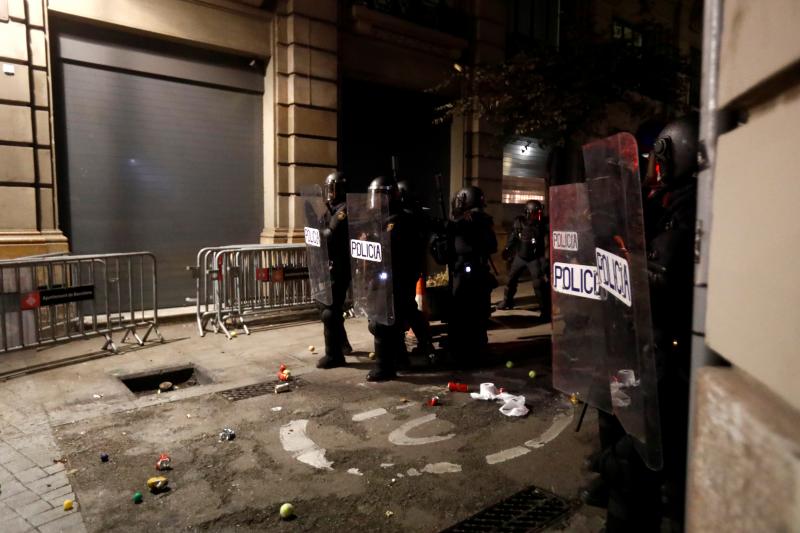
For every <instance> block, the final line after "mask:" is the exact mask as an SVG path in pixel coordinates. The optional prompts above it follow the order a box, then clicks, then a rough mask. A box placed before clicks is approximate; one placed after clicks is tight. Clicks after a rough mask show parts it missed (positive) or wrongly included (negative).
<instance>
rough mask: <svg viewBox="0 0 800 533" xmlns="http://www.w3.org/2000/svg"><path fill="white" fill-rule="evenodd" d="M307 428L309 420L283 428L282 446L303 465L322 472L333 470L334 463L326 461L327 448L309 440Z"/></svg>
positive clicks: (294, 422)
mask: <svg viewBox="0 0 800 533" xmlns="http://www.w3.org/2000/svg"><path fill="white" fill-rule="evenodd" d="M307 428H308V420H292V421H291V422H289V423H288V424H286V425H283V426H281V432H280V438H281V446H283V449H284V450H286V451H287V452H289V453H291V454H292V456H293V457H294V458H295V459H297V460H298V461H300V462H301V463H305V464H307V465H310V466H313V467H314V468H319V469H321V470H333V468H331V466H332V465H333V463H332V462H331V461H328V460H327V459H325V448H320V447H319V446H317V444H316V443H315V442H314V441H313V440H311V439H310V438H308V435H306V429H307Z"/></svg>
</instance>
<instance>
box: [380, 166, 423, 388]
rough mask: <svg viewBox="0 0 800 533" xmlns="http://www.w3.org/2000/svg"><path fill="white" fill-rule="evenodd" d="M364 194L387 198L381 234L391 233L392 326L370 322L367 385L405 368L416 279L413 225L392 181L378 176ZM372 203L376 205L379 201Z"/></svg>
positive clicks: (395, 374)
mask: <svg viewBox="0 0 800 533" xmlns="http://www.w3.org/2000/svg"><path fill="white" fill-rule="evenodd" d="M367 192H368V193H369V194H370V195H371V196H373V197H377V196H379V195H386V196H388V198H389V217H388V219H387V220H386V221H384V222H383V231H385V232H389V233H390V243H391V258H392V292H393V300H394V323H393V324H392V325H390V326H389V325H385V324H380V323H378V322H376V321H373V320H370V321H369V331H370V333H372V335H373V337H374V338H375V359H376V364H375V368H373V369H372V370H370V371H369V373H368V374H367V381H388V380H392V379H394V378H395V377H397V369H398V367H399V368H404V367H406V366H408V353H407V352H406V346H405V340H404V338H403V335H404V333H405V331H406V330H407V329H408V325H409V304H408V303H407V300H408V296H407V295H411V294H413V293H414V289H415V287H416V282H417V275H418V269H417V266H416V265H415V263H414V261H409V260H408V259H409V257H413V255H414V253H415V250H416V248H415V247H416V246H417V243H416V242H415V236H414V224H413V221H412V220H411V218H410V216H409V215H408V213H406V212H405V211H404V210H403V208H402V205H401V203H400V191H399V189H398V188H397V183H396V182H395V180H394V179H393V178H390V177H387V176H379V177H377V178H375V179H374V180H372V182H371V183H370V184H369V187H368V189H367ZM374 203H375V205H377V204H378V201H377V200H376V201H375V202H374ZM411 301H412V302H413V299H411Z"/></svg>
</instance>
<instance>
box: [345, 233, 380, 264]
mask: <svg viewBox="0 0 800 533" xmlns="http://www.w3.org/2000/svg"><path fill="white" fill-rule="evenodd" d="M350 255H351V256H352V257H353V258H354V259H364V260H366V261H375V262H376V263H380V262H381V261H383V254H382V253H381V245H380V243H378V242H372V241H359V240H356V239H350Z"/></svg>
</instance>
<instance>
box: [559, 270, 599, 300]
mask: <svg viewBox="0 0 800 533" xmlns="http://www.w3.org/2000/svg"><path fill="white" fill-rule="evenodd" d="M553 290H554V291H556V292H560V293H562V294H569V295H572V296H578V297H580V298H590V299H592V300H602V299H603V298H602V295H601V294H600V284H599V283H598V279H597V268H595V267H594V266H592V265H576V264H573V263H553Z"/></svg>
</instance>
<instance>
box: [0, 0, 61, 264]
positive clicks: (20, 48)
mask: <svg viewBox="0 0 800 533" xmlns="http://www.w3.org/2000/svg"><path fill="white" fill-rule="evenodd" d="M48 50H49V48H48V41H47V20H46V17H45V10H44V6H43V0H9V3H8V20H2V19H0V66H2V71H3V72H2V74H0V102H2V103H0V258H11V257H19V256H23V255H33V254H41V253H48V252H66V251H67V250H68V246H67V239H66V238H65V237H64V235H63V234H62V233H61V231H59V230H58V217H57V209H56V198H57V197H56V180H55V179H54V172H53V143H52V127H51V124H52V117H51V113H50V110H51V107H50V105H51V104H50V102H51V98H50V92H51V91H50V70H49V64H48V62H49V52H48Z"/></svg>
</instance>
